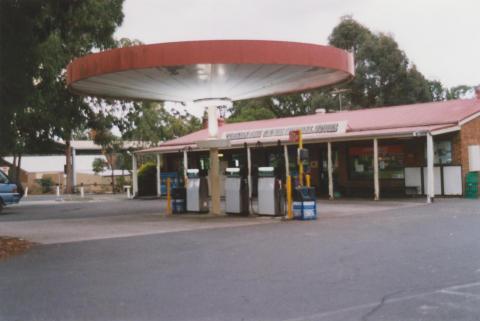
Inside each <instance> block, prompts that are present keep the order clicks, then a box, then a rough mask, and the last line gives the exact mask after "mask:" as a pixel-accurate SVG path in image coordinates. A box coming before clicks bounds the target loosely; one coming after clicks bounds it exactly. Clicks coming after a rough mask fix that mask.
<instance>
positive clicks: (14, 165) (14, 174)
mask: <svg viewBox="0 0 480 321" xmlns="http://www.w3.org/2000/svg"><path fill="white" fill-rule="evenodd" d="M10 169H11V172H9V173H8V176H10V177H11V178H15V177H16V176H17V174H16V173H17V154H13V161H12V167H11V168H10Z"/></svg>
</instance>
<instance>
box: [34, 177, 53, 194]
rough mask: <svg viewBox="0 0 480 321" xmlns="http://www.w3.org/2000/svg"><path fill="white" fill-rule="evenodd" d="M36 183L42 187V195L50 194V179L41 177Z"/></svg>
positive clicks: (51, 182)
mask: <svg viewBox="0 0 480 321" xmlns="http://www.w3.org/2000/svg"><path fill="white" fill-rule="evenodd" d="M36 182H37V183H38V184H39V185H40V186H41V187H42V193H50V192H51V191H52V186H53V181H52V179H51V178H50V177H42V178H40V179H37V180H36Z"/></svg>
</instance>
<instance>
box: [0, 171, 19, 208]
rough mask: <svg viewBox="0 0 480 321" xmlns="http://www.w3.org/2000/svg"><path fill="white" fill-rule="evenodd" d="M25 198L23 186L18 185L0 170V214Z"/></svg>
mask: <svg viewBox="0 0 480 321" xmlns="http://www.w3.org/2000/svg"><path fill="white" fill-rule="evenodd" d="M22 196H23V189H22V187H21V185H17V184H15V183H14V182H12V180H11V179H10V178H8V176H7V175H6V174H5V173H4V172H2V171H1V170H0V212H1V211H2V209H3V207H4V206H6V205H9V204H16V203H18V202H20V199H21V198H22Z"/></svg>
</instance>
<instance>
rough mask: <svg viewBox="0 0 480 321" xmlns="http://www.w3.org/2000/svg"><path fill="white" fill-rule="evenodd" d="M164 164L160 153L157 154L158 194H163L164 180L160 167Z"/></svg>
mask: <svg viewBox="0 0 480 321" xmlns="http://www.w3.org/2000/svg"><path fill="white" fill-rule="evenodd" d="M161 166H162V158H161V155H160V154H157V196H158V197H160V196H162V181H161V177H162V176H161V173H160V167H161Z"/></svg>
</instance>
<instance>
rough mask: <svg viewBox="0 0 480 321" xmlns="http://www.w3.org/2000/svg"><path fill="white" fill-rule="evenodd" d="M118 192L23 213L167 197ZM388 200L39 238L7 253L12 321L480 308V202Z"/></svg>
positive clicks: (36, 216)
mask: <svg viewBox="0 0 480 321" xmlns="http://www.w3.org/2000/svg"><path fill="white" fill-rule="evenodd" d="M111 203H112V204H110V203H109V202H90V203H88V204H87V203H86V204H83V203H82V206H80V207H81V208H82V209H81V210H77V211H70V212H68V210H69V209H72V208H75V207H79V205H78V204H61V205H57V206H51V207H45V208H42V209H40V207H42V206H37V207H35V206H34V207H32V208H30V209H29V210H28V211H26V212H22V213H17V214H19V215H18V218H17V220H40V219H47V220H48V219H52V220H55V219H58V217H59V216H60V217H63V218H65V216H66V215H68V216H69V217H71V216H75V217H76V218H85V217H95V216H96V215H99V216H109V217H111V219H112V220H113V221H114V220H115V218H120V217H121V215H131V214H132V213H131V212H132V211H137V212H142V213H152V211H156V209H155V208H152V207H156V206H157V205H156V203H155V201H145V202H143V203H142V202H141V201H132V202H129V201H116V202H114V201H111ZM113 203H115V205H113ZM148 204H149V205H148ZM362 204H363V205H362ZM375 204H377V205H375ZM375 204H373V202H370V203H361V204H360V205H358V204H357V205H356V204H355V202H351V203H349V202H345V203H337V204H335V203H329V205H328V206H332V207H333V206H335V205H338V206H339V208H347V210H338V213H337V214H335V213H336V212H335V211H334V210H332V212H331V214H330V215H328V213H323V215H321V216H320V217H319V219H318V220H317V221H313V222H308V221H307V222H298V221H297V222H278V221H276V220H272V223H271V224H270V223H267V224H254V225H248V226H221V227H218V228H210V229H198V230H196V229H192V230H188V231H178V232H171V233H159V234H148V235H136V236H130V237H112V238H108V239H101V240H98V239H92V240H88V241H81V242H69V243H58V244H49V245H37V246H35V247H34V248H33V249H32V250H31V251H29V252H27V253H25V254H23V255H21V256H17V257H14V258H12V259H10V260H7V261H3V262H0V302H1V304H0V320H72V321H73V320H99V321H100V320H198V321H206V320H262V321H266V320H285V321H286V320H288V321H292V320H309V321H310V320H312V321H313V320H322V321H323V320H329V321H335V320H338V321H340V320H342V321H350V320H362V321H363V320H376V321H379V320H383V321H395V320H398V321H409V320H422V321H447V320H448V321H450V320H460V321H464V320H468V321H470V320H471V321H474V320H475V321H478V320H480V234H479V231H480V201H478V200H475V201H474V200H460V199H447V200H438V201H437V202H435V203H434V204H432V205H428V206H424V205H420V204H418V206H393V205H392V206H384V207H383V208H382V205H384V204H386V203H381V202H380V203H375ZM83 206H86V209H85V208H84V207H83ZM112 206H113V210H112V208H111V207H112ZM361 206H364V210H362V211H357V213H353V212H354V211H353V210H352V208H359V207H361ZM376 206H379V207H380V208H381V209H380V210H374V209H375V208H376ZM109 207H110V209H109V210H107V209H106V208H109ZM349 207H350V209H349ZM47 208H48V210H47ZM20 209H21V207H18V208H11V209H10V210H11V212H9V213H7V214H6V215H5V216H3V215H2V216H0V224H2V223H4V222H8V221H10V222H11V221H12V220H14V219H13V217H14V216H15V214H14V213H13V212H15V211H20ZM22 211H23V209H22ZM65 212H66V213H67V214H65ZM349 213H350V214H349ZM352 213H353V214H352ZM70 215H71V216H70ZM76 215H78V217H77V216H76ZM119 215H120V216H119ZM22 216H23V217H22ZM6 217H7V218H6Z"/></svg>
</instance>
